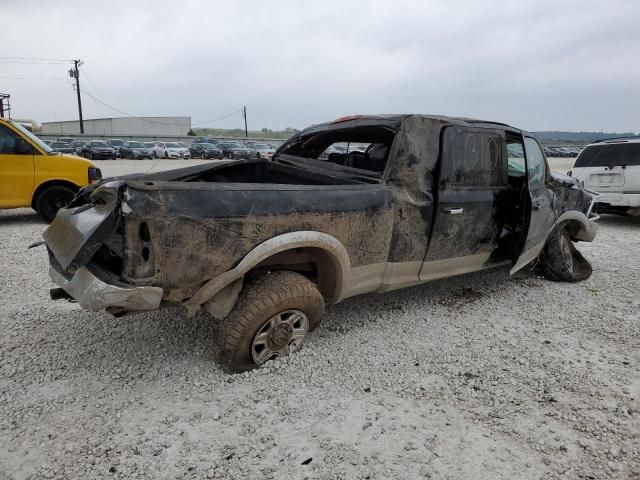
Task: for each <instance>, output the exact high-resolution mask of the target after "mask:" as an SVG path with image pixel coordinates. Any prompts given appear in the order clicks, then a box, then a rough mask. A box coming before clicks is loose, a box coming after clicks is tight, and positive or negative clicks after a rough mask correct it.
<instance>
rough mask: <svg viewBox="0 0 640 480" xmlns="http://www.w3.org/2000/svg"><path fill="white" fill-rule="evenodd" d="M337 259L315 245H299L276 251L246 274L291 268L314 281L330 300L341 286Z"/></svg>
mask: <svg viewBox="0 0 640 480" xmlns="http://www.w3.org/2000/svg"><path fill="white" fill-rule="evenodd" d="M337 262H338V260H337V259H336V258H335V257H334V256H333V255H331V254H330V253H329V252H327V251H326V250H323V249H322V248H317V247H301V248H294V249H291V250H285V251H284V252H279V253H276V254H275V255H272V256H271V257H269V258H267V259H265V260H263V261H262V262H260V263H259V264H257V265H256V266H255V267H253V268H252V269H251V270H250V271H249V272H247V276H249V277H252V276H256V275H260V274H262V273H265V272H268V271H277V270H291V271H293V272H297V273H300V274H302V275H304V276H305V277H307V278H308V279H309V280H311V281H312V282H314V283H315V284H316V285H317V286H318V290H320V293H322V296H323V297H324V298H325V299H326V300H327V301H328V302H331V301H332V300H335V298H336V296H337V295H338V292H337V289H338V288H340V287H341V282H340V279H339V278H338V276H339V274H340V269H339V265H338V263H337Z"/></svg>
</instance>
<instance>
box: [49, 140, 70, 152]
mask: <svg viewBox="0 0 640 480" xmlns="http://www.w3.org/2000/svg"><path fill="white" fill-rule="evenodd" d="M49 146H50V147H51V148H53V150H54V151H56V152H60V153H68V154H70V155H75V153H76V151H75V149H74V148H73V147H72V146H71V145H70V144H68V143H65V142H57V141H53V142H51V143H50V144H49Z"/></svg>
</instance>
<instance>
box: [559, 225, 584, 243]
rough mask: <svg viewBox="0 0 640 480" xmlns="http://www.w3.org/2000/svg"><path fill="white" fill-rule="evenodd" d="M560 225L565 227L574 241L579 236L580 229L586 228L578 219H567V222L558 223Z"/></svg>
mask: <svg viewBox="0 0 640 480" xmlns="http://www.w3.org/2000/svg"><path fill="white" fill-rule="evenodd" d="M558 227H560V228H564V229H565V230H566V231H567V233H568V234H569V238H571V240H573V241H574V242H575V241H576V240H577V236H578V233H579V232H580V230H583V229H584V226H583V225H582V223H580V222H579V221H578V220H567V221H566V222H563V223H561V224H560V225H558Z"/></svg>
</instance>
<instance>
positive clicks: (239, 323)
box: [216, 270, 324, 372]
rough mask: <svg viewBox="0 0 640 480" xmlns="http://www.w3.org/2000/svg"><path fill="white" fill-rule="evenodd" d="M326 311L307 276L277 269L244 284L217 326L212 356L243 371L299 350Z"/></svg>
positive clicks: (227, 367)
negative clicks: (235, 301) (232, 305)
mask: <svg viewBox="0 0 640 480" xmlns="http://www.w3.org/2000/svg"><path fill="white" fill-rule="evenodd" d="M323 315H324V299H323V298H322V294H321V293H320V292H319V291H318V288H317V287H316V286H315V285H314V284H313V282H311V281H310V280H309V279H308V278H306V277H304V276H303V275H300V274H299V273H296V272H290V271H284V270H283V271H276V272H272V273H267V274H264V275H261V276H259V277H256V278H254V279H253V280H250V281H249V282H247V283H246V284H245V285H244V287H243V289H242V291H241V292H240V296H239V297H238V301H237V303H236V305H235V307H234V309H233V310H232V311H231V313H230V314H229V315H228V316H227V317H226V318H225V319H224V320H222V321H220V322H219V323H218V326H217V335H216V340H217V352H216V357H217V359H218V361H219V362H220V364H221V365H222V367H223V368H224V369H226V370H228V371H230V372H243V371H246V370H251V369H252V368H256V367H259V366H261V365H263V364H264V363H265V362H268V361H269V360H271V359H273V358H276V357H283V356H288V355H289V354H291V353H293V352H295V351H297V350H299V349H300V348H301V347H302V344H303V343H304V341H305V339H306V337H307V334H308V333H309V332H311V331H313V330H314V329H315V328H316V327H317V326H318V324H319V323H320V320H321V319H322V316H323Z"/></svg>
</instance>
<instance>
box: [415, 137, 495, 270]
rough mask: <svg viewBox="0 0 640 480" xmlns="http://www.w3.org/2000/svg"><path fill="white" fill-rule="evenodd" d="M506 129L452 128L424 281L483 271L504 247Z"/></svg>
mask: <svg viewBox="0 0 640 480" xmlns="http://www.w3.org/2000/svg"><path fill="white" fill-rule="evenodd" d="M504 138H505V137H504V132H503V131H500V130H497V129H488V128H475V127H474V128H471V127H458V126H455V127H447V128H446V129H445V131H444V133H443V140H442V153H441V158H440V176H439V182H438V190H437V198H436V213H435V222H434V226H433V230H432V233H431V240H430V243H429V248H428V250H427V254H426V256H425V259H424V262H423V264H422V269H421V270H420V280H431V279H434V278H439V277H445V276H450V275H456V274H460V273H467V272H472V271H475V270H480V269H481V268H483V267H484V266H486V265H487V263H488V262H489V261H490V257H491V254H492V253H493V252H494V250H496V248H497V246H498V236H499V233H500V230H501V226H502V225H501V222H502V220H501V211H500V209H499V208H498V204H499V198H500V197H501V195H502V194H503V193H504V192H506V189H507V175H506V165H505V163H504V161H503V148H502V146H503V144H504Z"/></svg>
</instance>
